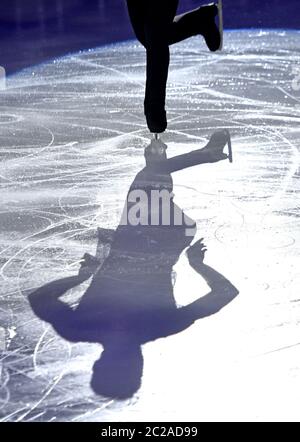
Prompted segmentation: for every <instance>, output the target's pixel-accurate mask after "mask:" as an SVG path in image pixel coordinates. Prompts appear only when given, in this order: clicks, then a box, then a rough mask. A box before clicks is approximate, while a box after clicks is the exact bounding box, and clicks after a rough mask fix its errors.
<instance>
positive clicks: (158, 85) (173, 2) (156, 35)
mask: <svg viewBox="0 0 300 442" xmlns="http://www.w3.org/2000/svg"><path fill="white" fill-rule="evenodd" d="M144 2H145V46H146V51H147V81H146V94H145V115H146V119H147V123H148V127H149V130H150V131H151V132H154V133H155V132H156V133H160V132H164V131H165V129H166V127H167V120H166V112H165V100H166V85H167V79H168V71H169V62H170V51H169V41H170V34H171V29H172V25H173V20H174V17H175V14H176V10H177V6H178V0H167V1H163V2H162V1H158V0H144Z"/></svg>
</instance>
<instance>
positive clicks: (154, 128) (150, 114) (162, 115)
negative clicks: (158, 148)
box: [145, 106, 168, 134]
mask: <svg viewBox="0 0 300 442" xmlns="http://www.w3.org/2000/svg"><path fill="white" fill-rule="evenodd" d="M145 116H146V121H147V126H148V128H149V130H150V132H151V133H153V134H161V133H162V132H164V131H165V130H166V129H167V126H168V123H167V114H166V111H165V110H164V109H154V108H151V109H150V107H149V106H145Z"/></svg>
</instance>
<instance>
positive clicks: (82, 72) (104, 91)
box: [0, 31, 300, 421]
mask: <svg viewBox="0 0 300 442" xmlns="http://www.w3.org/2000/svg"><path fill="white" fill-rule="evenodd" d="M299 45H300V33H299V32H285V31H277V32H275V31H263V32H262V31H239V32H227V33H226V39H225V42H224V46H225V49H224V51H223V52H222V53H218V54H211V53H209V52H208V51H207V50H206V49H205V47H204V45H203V43H202V42H201V40H199V39H198V38H195V39H193V40H191V41H189V42H186V43H183V44H180V45H178V46H177V47H174V48H173V49H172V64H171V73H170V78H169V88H168V115H169V130H168V132H167V133H166V134H165V135H164V141H165V142H166V143H167V144H168V146H169V149H168V154H169V155H170V156H171V155H175V154H178V153H181V152H187V151H189V150H191V149H194V148H199V147H201V146H203V145H204V144H205V141H206V140H207V138H208V137H209V136H210V134H211V133H212V132H213V131H214V130H216V129H218V128H227V129H230V131H231V133H232V138H233V149H234V164H233V165H230V164H229V163H227V162H224V163H222V164H217V165H216V164H215V165H207V166H199V167H195V168H193V169H190V170H186V171H182V172H180V173H178V174H176V175H174V180H175V194H176V201H177V203H178V204H179V205H180V206H181V207H183V208H184V209H185V210H186V211H187V212H188V213H189V214H191V215H192V217H193V218H194V219H196V220H197V223H198V232H199V233H198V235H199V237H205V242H206V244H207V247H208V254H207V258H206V260H207V263H208V264H210V265H212V266H213V267H215V268H216V269H217V270H219V271H220V272H221V273H223V274H224V275H226V277H227V278H228V279H230V280H231V281H232V282H233V283H234V284H235V286H236V287H238V289H239V291H240V295H239V297H238V299H237V300H236V301H234V302H233V303H232V304H231V305H230V306H228V307H227V308H226V309H224V310H223V311H222V312H221V313H219V314H217V315H215V316H214V317H211V318H208V319H205V320H202V321H199V322H197V323H196V324H195V325H194V326H193V327H191V328H190V329H188V330H187V331H185V332H184V333H181V334H179V335H176V336H173V337H170V338H167V339H162V340H159V341H157V342H154V343H151V344H148V345H146V346H145V347H144V358H145V370H144V377H143V384H142V388H141V390H140V391H139V392H138V393H137V395H136V396H135V397H134V398H133V399H132V400H130V401H126V402H120V401H112V400H106V399H105V398H99V397H97V396H96V395H95V394H94V393H93V392H92V390H91V389H90V386H89V380H90V375H91V368H92V365H93V362H94V361H95V360H96V359H97V358H98V357H99V354H100V352H101V347H100V346H97V345H87V344H74V345H72V344H70V343H68V342H67V341H64V340H63V339H61V338H60V337H58V336H57V335H56V334H55V333H54V331H53V330H52V328H51V327H50V326H48V325H47V324H45V323H43V322H42V321H40V320H39V319H38V318H36V317H35V316H34V314H33V313H32V311H31V309H30V307H29V304H28V302H27V296H28V293H30V291H32V290H33V289H34V288H36V287H39V286H41V285H42V284H44V283H47V282H50V281H52V280H55V279H57V278H59V277H63V276H67V275H72V274H74V273H75V272H76V270H77V269H78V261H79V259H80V258H81V257H82V255H83V253H84V252H90V253H94V252H95V248H96V243H97V239H96V233H95V232H96V228H97V227H98V226H100V227H109V228H114V227H116V226H117V224H118V217H119V211H120V208H121V207H122V205H123V202H124V199H125V196H126V193H127V190H128V186H129V184H130V183H131V180H132V179H133V177H134V176H135V174H136V173H137V172H138V171H139V170H140V169H141V168H142V167H143V164H144V157H143V149H144V147H145V146H146V145H147V144H148V143H149V134H148V131H147V129H146V127H145V122H144V117H143V112H142V108H143V88H144V70H145V65H144V63H145V60H144V51H143V49H142V48H140V46H138V45H137V44H136V43H134V42H128V43H123V44H118V45H112V46H108V47H106V48H100V49H97V50H93V51H89V52H82V53H78V54H74V55H70V56H68V57H66V58H63V59H58V60H53V61H50V62H48V63H46V64H44V65H42V66H39V67H33V68H30V69H27V70H25V71H23V72H21V73H19V74H17V75H15V76H13V77H10V78H8V79H7V89H6V90H3V91H1V92H0V99H1V102H0V110H1V112H0V146H1V147H0V149H1V150H0V186H1V208H0V278H1V292H0V324H1V328H0V350H1V369H0V376H1V381H0V382H1V383H0V416H1V420H2V421H61V420H69V421H91V420H98V421H100V420H101V421H116V420H117V421H126V420H133V421H137V420H142V421H148V420H158V421H164V420H172V421H176V420H187V421H191V420H195V421H205V420H208V421H216V420H222V421H224V420H237V421H238V420H258V421H259V420H271V421H276V420H299V419H300V411H299V410H300V333H299V321H300V299H299V298H300V295H299V286H300V273H299V267H300V266H299V247H300V245H299V241H300V234H299V228H300V221H299V220H300V217H299V215H300V212H299V207H300V198H299V191H300V182H299V141H300V124H299V123H300V93H299V90H298V91H297V90H295V88H293V87H292V86H293V82H294V81H295V78H294V75H295V74H294V72H295V67H296V66H297V65H298V63H299ZM176 270H177V274H178V278H177V284H176V292H175V294H176V297H177V300H178V303H180V304H187V303H188V302H190V301H191V300H193V299H196V298H197V297H198V296H199V293H200V291H201V293H203V294H204V293H205V292H206V291H207V287H206V286H205V284H204V283H203V282H202V281H201V280H200V277H199V276H198V275H197V274H194V273H193V271H192V270H191V269H189V267H188V265H187V262H186V259H185V257H184V255H183V256H182V259H180V261H179V263H178V264H177V266H176ZM83 290H84V286H81V287H80V288H78V289H76V290H73V291H72V292H71V293H70V294H69V295H68V297H67V299H69V300H72V301H74V299H77V298H79V297H80V295H81V294H82V292H83Z"/></svg>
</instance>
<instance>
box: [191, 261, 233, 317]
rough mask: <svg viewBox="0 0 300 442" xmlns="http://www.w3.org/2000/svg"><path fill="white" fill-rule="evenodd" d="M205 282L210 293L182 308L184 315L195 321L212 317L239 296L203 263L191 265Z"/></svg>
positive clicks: (227, 283) (222, 277) (231, 286)
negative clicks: (188, 315)
mask: <svg viewBox="0 0 300 442" xmlns="http://www.w3.org/2000/svg"><path fill="white" fill-rule="evenodd" d="M191 266H192V267H193V268H194V270H196V271H197V273H199V274H200V275H201V276H202V277H203V278H204V279H205V281H206V282H207V284H208V285H209V287H210V289H211V291H210V292H209V293H208V294H207V295H205V296H203V297H202V298H200V299H198V300H197V301H195V302H193V303H191V304H189V305H188V306H187V307H184V309H185V311H186V314H190V315H191V316H192V317H193V318H194V319H193V320H194V321H195V320H197V319H201V318H205V317H207V316H211V315H214V314H216V313H218V312H219V311H220V310H222V309H223V308H224V307H226V306H227V305H228V304H230V303H231V302H232V301H233V300H234V299H235V298H236V297H237V296H238V294H239V291H238V289H237V288H236V287H235V286H234V285H233V284H232V283H231V282H230V281H229V280H228V279H227V278H225V276H223V275H221V274H220V273H219V272H217V271H216V270H214V269H213V268H212V267H209V266H207V265H205V264H203V263H201V264H197V265H196V264H195V263H193V264H191Z"/></svg>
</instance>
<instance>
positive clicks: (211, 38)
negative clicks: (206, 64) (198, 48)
mask: <svg viewBox="0 0 300 442" xmlns="http://www.w3.org/2000/svg"><path fill="white" fill-rule="evenodd" d="M198 11H199V16H200V19H201V32H200V34H201V35H203V37H204V39H205V42H206V44H207V47H208V49H209V50H210V51H211V52H216V51H219V50H221V49H222V46H223V11H222V1H221V0H219V3H218V4H215V3H211V4H209V5H207V6H202V7H200V8H199V10H198ZM216 17H218V26H217V24H216Z"/></svg>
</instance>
